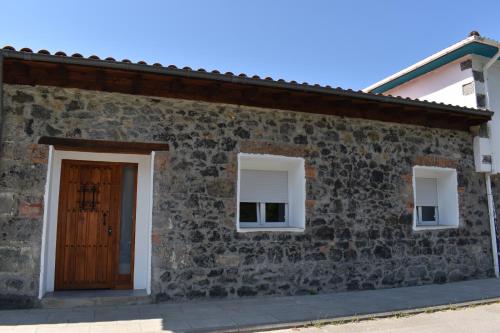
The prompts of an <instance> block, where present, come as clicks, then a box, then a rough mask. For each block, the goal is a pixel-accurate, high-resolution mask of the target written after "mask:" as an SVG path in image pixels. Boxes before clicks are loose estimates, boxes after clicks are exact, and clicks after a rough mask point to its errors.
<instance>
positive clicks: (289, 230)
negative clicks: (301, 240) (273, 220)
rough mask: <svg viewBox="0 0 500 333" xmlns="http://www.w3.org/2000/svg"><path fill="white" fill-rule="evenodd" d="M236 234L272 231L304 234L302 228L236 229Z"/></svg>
mask: <svg viewBox="0 0 500 333" xmlns="http://www.w3.org/2000/svg"><path fill="white" fill-rule="evenodd" d="M237 231H238V232H261V231H272V232H276V231H278V232H304V231H305V229H304V228H294V227H276V228H272V227H267V228H238V230H237Z"/></svg>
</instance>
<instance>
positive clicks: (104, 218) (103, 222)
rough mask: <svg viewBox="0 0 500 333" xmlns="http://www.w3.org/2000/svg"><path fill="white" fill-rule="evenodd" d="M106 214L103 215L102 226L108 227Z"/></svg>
mask: <svg viewBox="0 0 500 333" xmlns="http://www.w3.org/2000/svg"><path fill="white" fill-rule="evenodd" d="M106 216H107V215H106V213H102V225H106Z"/></svg>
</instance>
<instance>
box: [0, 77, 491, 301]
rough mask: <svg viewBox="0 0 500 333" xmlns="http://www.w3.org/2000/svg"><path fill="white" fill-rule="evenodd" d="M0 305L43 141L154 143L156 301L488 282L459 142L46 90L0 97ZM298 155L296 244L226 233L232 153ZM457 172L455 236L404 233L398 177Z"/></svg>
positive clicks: (408, 229)
mask: <svg viewBox="0 0 500 333" xmlns="http://www.w3.org/2000/svg"><path fill="white" fill-rule="evenodd" d="M5 112H6V123H5V125H4V139H5V141H4V142H3V153H2V158H1V160H0V196H1V198H2V200H1V203H0V214H1V215H0V237H1V243H0V294H1V296H0V299H1V300H2V301H3V302H4V304H5V303H7V302H10V303H13V302H15V303H17V304H26V305H31V304H32V303H33V300H34V298H35V296H36V294H37V292H38V279H39V262H40V244H41V230H42V215H43V191H44V185H45V177H46V168H47V164H46V163H47V162H46V161H47V157H46V148H45V147H43V146H39V145H36V144H35V143H36V142H37V140H38V138H39V137H40V136H42V135H49V136H60V137H81V138H86V139H107V140H120V141H157V142H168V143H169V144H170V147H171V150H170V152H168V153H161V154H158V156H157V158H156V161H155V187H154V207H153V238H152V241H153V258H152V265H153V267H152V279H153V281H152V291H153V294H154V296H155V298H156V299H157V300H159V301H163V300H171V299H193V298H204V297H243V296H254V295H291V294H303V293H322V292H330V291H340V290H358V289H372V288H387V287H398V286H411V285H419V284H426V283H442V282H448V281H457V280H462V279H472V278H484V277H488V276H491V275H492V259H491V248H490V239H489V229H488V214H487V213H488V210H487V200H486V194H485V190H484V188H485V184H484V178H483V176H482V175H480V174H477V173H475V172H474V163H473V151H472V137H471V136H470V134H468V133H466V132H460V131H451V130H442V129H430V128H425V127H419V126H409V125H400V124H395V123H383V122H377V121H369V120H359V119H350V118H342V117H336V116H324V115H315V114H306V113H298V112H287V111H278V110H266V109H260V108H251V107H242V106H241V107H239V106H233V105H223V104H209V103H204V102H196V101H185V100H174V99H163V98H149V97H140V96H130V95H121V94H111V93H102V92H92V91H84V90H76V89H62V88H53V87H28V86H12V85H6V86H5ZM240 151H242V152H261V153H275V154H280V155H289V156H302V157H304V158H305V160H306V164H307V170H306V171H307V172H306V173H307V202H306V205H307V221H306V230H305V232H303V233H288V232H271V231H269V232H256V233H237V232H236V226H235V208H236V202H235V197H236V194H235V188H236V169H237V165H236V160H237V159H236V156H237V153H238V152H240ZM415 164H419V165H422V164H424V165H439V166H453V167H456V168H457V171H458V183H459V196H460V227H459V228H458V229H451V230H450V229H448V230H435V231H423V232H414V231H412V214H411V213H412V209H413V202H412V201H413V199H412V182H411V174H412V166H413V165H415Z"/></svg>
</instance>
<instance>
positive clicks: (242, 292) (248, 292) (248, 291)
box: [236, 286, 257, 297]
mask: <svg viewBox="0 0 500 333" xmlns="http://www.w3.org/2000/svg"><path fill="white" fill-rule="evenodd" d="M236 292H237V294H238V296H240V297H244V296H255V295H257V291H256V290H255V289H254V288H252V287H250V286H242V287H240V288H238V290H237V291H236Z"/></svg>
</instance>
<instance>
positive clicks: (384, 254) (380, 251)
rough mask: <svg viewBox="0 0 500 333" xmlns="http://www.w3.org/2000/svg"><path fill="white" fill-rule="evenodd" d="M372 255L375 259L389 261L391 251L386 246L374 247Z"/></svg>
mask: <svg viewBox="0 0 500 333" xmlns="http://www.w3.org/2000/svg"><path fill="white" fill-rule="evenodd" d="M373 254H374V255H375V256H376V257H377V258H381V259H390V258H391V257H392V255H391V249H390V248H389V247H387V246H381V245H379V246H375V249H374V250H373Z"/></svg>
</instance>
